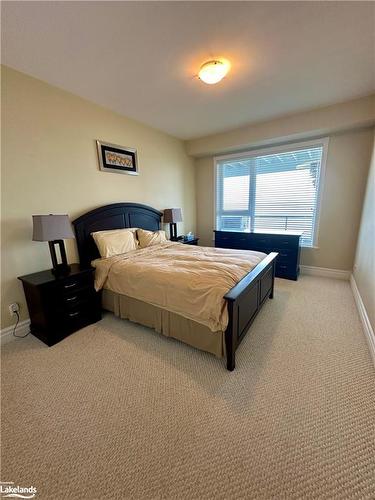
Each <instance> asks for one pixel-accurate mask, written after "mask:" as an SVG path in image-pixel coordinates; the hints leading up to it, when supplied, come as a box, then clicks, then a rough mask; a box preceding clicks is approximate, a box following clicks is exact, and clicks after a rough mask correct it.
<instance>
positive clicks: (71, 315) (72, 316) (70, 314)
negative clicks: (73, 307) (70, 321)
mask: <svg viewBox="0 0 375 500" xmlns="http://www.w3.org/2000/svg"><path fill="white" fill-rule="evenodd" d="M78 314H79V311H77V312H74V313H69V316H70V317H71V318H74V317H75V316H78Z"/></svg>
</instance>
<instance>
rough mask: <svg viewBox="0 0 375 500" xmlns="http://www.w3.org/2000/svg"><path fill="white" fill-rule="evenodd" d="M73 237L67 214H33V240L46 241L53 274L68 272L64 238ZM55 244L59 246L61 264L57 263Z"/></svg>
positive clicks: (59, 274) (60, 274) (61, 274)
mask: <svg viewBox="0 0 375 500" xmlns="http://www.w3.org/2000/svg"><path fill="white" fill-rule="evenodd" d="M71 238H74V233H73V229H72V225H71V223H70V220H69V217H68V216H67V215H53V214H49V215H33V241H48V244H49V249H50V252H51V259H52V266H53V268H52V272H53V274H54V275H55V276H63V275H66V274H69V272H70V266H69V265H68V262H67V260H66V252H65V245H64V239H71ZM55 245H58V246H59V248H60V256H61V264H59V263H58V260H57V255H56V249H55Z"/></svg>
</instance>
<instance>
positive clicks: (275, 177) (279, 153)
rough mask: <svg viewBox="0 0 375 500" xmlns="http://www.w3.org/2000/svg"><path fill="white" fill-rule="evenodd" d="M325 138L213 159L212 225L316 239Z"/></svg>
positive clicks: (313, 242)
mask: <svg viewBox="0 0 375 500" xmlns="http://www.w3.org/2000/svg"><path fill="white" fill-rule="evenodd" d="M327 145H328V140H327V139H324V140H320V141H317V142H316V141H315V142H309V143H303V144H293V145H289V146H283V147H278V148H270V149H268V150H262V151H257V152H255V151H253V152H249V153H242V154H238V155H228V156H223V157H220V158H216V229H218V230H221V231H225V230H227V231H253V230H255V231H265V232H267V231H271V232H272V231H280V230H294V231H303V236H302V245H303V246H308V247H311V246H314V245H316V243H317V226H318V217H319V200H320V191H321V185H322V182H321V179H322V178H323V171H324V162H325V156H326V149H327Z"/></svg>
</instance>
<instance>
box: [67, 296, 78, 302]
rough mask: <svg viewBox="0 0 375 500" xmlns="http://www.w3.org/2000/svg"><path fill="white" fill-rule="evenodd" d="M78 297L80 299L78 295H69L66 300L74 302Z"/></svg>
mask: <svg viewBox="0 0 375 500" xmlns="http://www.w3.org/2000/svg"><path fill="white" fill-rule="evenodd" d="M77 299H78V297H77V295H74V297H67V298H66V299H65V300H66V301H67V302H72V301H73V300H77Z"/></svg>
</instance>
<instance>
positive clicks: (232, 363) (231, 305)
mask: <svg viewBox="0 0 375 500" xmlns="http://www.w3.org/2000/svg"><path fill="white" fill-rule="evenodd" d="M235 304H236V303H235V302H234V301H230V300H228V316H229V318H228V320H229V321H228V328H227V329H226V331H225V347H226V351H227V369H228V370H229V371H230V372H232V371H233V370H234V369H235V367H236V354H235V353H236V348H237V343H236V334H235V332H236V331H237V317H236V316H237V315H236V314H234V309H235Z"/></svg>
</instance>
